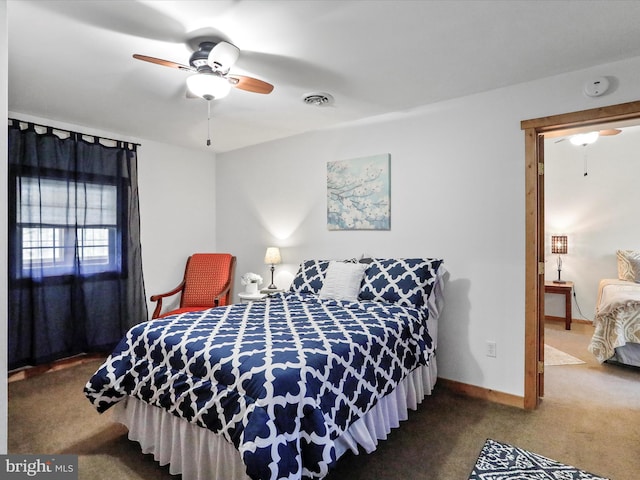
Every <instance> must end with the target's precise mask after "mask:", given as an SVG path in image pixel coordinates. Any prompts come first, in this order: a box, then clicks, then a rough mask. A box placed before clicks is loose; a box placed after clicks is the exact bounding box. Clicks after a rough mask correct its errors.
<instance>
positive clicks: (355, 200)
mask: <svg viewBox="0 0 640 480" xmlns="http://www.w3.org/2000/svg"><path fill="white" fill-rule="evenodd" d="M390 167H391V155H390V154H388V153H385V154H380V155H373V156H370V157H362V158H352V159H349V160H336V161H333V162H327V227H328V228H329V230H390V229H391V218H390V217H391V207H390Z"/></svg>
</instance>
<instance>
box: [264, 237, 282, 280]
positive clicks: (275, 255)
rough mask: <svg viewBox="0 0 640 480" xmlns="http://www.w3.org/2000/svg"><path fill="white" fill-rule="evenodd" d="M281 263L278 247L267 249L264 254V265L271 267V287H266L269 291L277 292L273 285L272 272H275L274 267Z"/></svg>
mask: <svg viewBox="0 0 640 480" xmlns="http://www.w3.org/2000/svg"><path fill="white" fill-rule="evenodd" d="M280 262H282V258H281V257H280V249H279V248H278V247H269V248H267V252H266V253H265V254H264V263H265V264H267V265H271V285H269V286H268V287H267V289H269V290H277V289H278V287H276V284H275V283H273V271H274V270H275V267H274V265H277V264H279V263H280Z"/></svg>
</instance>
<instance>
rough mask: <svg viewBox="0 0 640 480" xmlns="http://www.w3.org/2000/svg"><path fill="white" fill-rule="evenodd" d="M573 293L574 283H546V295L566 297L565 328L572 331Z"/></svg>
mask: <svg viewBox="0 0 640 480" xmlns="http://www.w3.org/2000/svg"><path fill="white" fill-rule="evenodd" d="M572 292H573V282H564V283H556V282H548V281H546V282H544V293H557V294H558V295H564V328H565V330H571V316H572V313H571V293H572Z"/></svg>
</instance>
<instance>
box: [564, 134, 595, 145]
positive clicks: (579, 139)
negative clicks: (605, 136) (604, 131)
mask: <svg viewBox="0 0 640 480" xmlns="http://www.w3.org/2000/svg"><path fill="white" fill-rule="evenodd" d="M599 136H600V134H599V133H598V132H589V133H579V134H577V135H573V136H572V137H571V138H570V139H569V141H570V142H571V143H572V144H573V145H583V146H584V145H590V144H592V143H593V142H595V141H596V140H598V137H599Z"/></svg>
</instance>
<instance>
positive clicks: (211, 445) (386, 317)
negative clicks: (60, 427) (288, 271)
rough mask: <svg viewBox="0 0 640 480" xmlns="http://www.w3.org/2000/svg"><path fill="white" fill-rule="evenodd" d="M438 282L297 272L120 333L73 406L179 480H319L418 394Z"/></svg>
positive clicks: (328, 267) (423, 277) (415, 267)
mask: <svg viewBox="0 0 640 480" xmlns="http://www.w3.org/2000/svg"><path fill="white" fill-rule="evenodd" d="M444 274H445V269H444V267H443V262H442V260H440V259H429V258H411V259H368V260H367V261H365V262H343V261H327V260H308V261H305V262H303V263H302V264H301V265H300V269H299V270H298V273H297V274H296V276H295V278H294V280H293V283H292V286H291V289H290V290H289V291H287V292H284V293H279V294H275V295H272V296H270V297H268V298H267V299H266V300H265V301H261V302H252V303H249V304H235V305H230V306H225V307H218V308H213V309H209V310H204V311H200V312H189V313H184V314H180V315H174V316H169V317H164V318H162V319H158V320H152V321H149V322H143V323H141V324H140V325H137V326H136V327H134V328H132V329H131V330H130V331H129V332H128V333H127V335H126V336H125V337H124V338H123V339H122V341H121V342H120V343H119V345H118V346H117V347H116V348H115V350H114V351H113V352H112V354H111V355H110V357H109V358H108V359H107V360H106V361H105V362H104V363H103V365H101V366H100V368H99V369H98V370H97V372H96V373H95V374H94V375H93V376H92V377H91V379H89V381H88V382H87V384H86V386H85V395H86V396H87V397H88V398H89V400H90V401H91V402H92V403H93V405H94V406H95V407H96V409H97V410H98V411H99V412H105V411H107V410H112V412H113V413H112V418H113V420H115V421H118V422H121V423H123V424H124V425H126V426H127V427H128V429H129V438H131V439H133V440H136V441H138V442H139V443H140V444H141V447H142V450H143V452H145V453H152V454H153V455H154V457H155V459H156V460H157V461H158V462H159V463H160V464H163V465H164V464H169V468H170V472H171V473H172V474H182V477H183V479H185V480H201V479H202V480H204V479H205V478H207V479H215V478H218V479H225V480H228V479H231V480H233V479H238V480H239V479H247V478H251V479H280V478H288V479H294V478H309V479H321V478H323V477H325V476H326V475H327V473H328V472H329V470H330V469H331V467H332V466H333V465H335V463H336V462H337V460H338V459H339V458H340V457H341V456H342V454H344V453H345V452H346V451H347V450H351V451H353V452H354V453H356V454H357V453H359V452H361V451H365V452H371V451H373V450H375V448H376V446H377V444H378V441H379V440H383V439H384V438H386V435H387V434H388V433H389V432H390V430H391V428H395V427H397V426H399V422H400V421H402V420H406V418H407V412H408V409H415V408H417V405H418V404H419V403H420V402H421V401H422V400H423V398H424V397H425V396H426V395H429V394H430V393H431V391H432V389H433V387H434V385H435V382H436V378H437V365H436V347H437V322H438V317H439V315H440V312H441V309H442V305H443V297H442V290H443V277H444ZM112 407H113V408H112Z"/></svg>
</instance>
